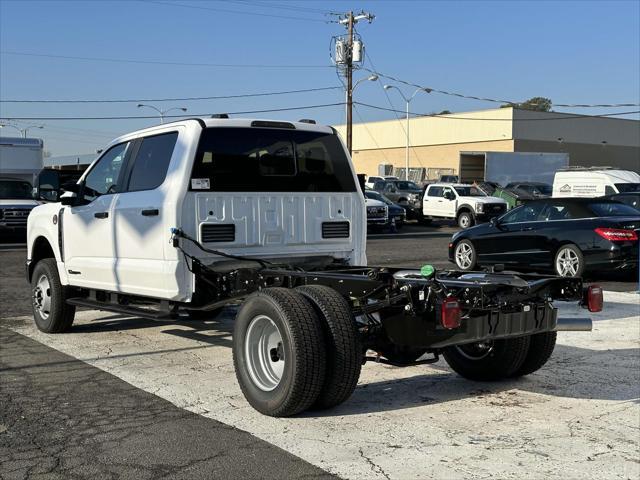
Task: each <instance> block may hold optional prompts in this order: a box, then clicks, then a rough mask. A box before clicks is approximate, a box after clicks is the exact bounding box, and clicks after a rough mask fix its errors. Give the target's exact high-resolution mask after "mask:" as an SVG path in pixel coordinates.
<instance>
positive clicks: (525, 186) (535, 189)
mask: <svg viewBox="0 0 640 480" xmlns="http://www.w3.org/2000/svg"><path fill="white" fill-rule="evenodd" d="M504 188H505V189H506V190H513V191H515V192H516V193H519V191H523V192H526V193H528V194H529V195H531V196H533V197H535V198H546V197H550V196H551V194H552V193H553V186H552V185H549V184H548V183H542V182H511V183H508V184H507V185H506V186H505V187H504Z"/></svg>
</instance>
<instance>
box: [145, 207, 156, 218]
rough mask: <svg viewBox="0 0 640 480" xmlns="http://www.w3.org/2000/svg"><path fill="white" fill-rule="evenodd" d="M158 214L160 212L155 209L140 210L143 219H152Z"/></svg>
mask: <svg viewBox="0 0 640 480" xmlns="http://www.w3.org/2000/svg"><path fill="white" fill-rule="evenodd" d="M158 214H160V211H159V210H158V209H157V208H148V209H146V210H142V215H144V216H145V217H154V216H156V215H158Z"/></svg>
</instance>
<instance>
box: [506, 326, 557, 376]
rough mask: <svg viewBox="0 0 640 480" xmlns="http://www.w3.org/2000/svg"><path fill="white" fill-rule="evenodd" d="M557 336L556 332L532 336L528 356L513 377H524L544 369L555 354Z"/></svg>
mask: <svg viewBox="0 0 640 480" xmlns="http://www.w3.org/2000/svg"><path fill="white" fill-rule="evenodd" d="M557 336H558V334H557V333H556V332H544V333H536V334H535V335H531V337H530V343H529V351H528V352H527V356H526V357H525V359H524V362H523V363H522V365H521V366H520V368H518V369H517V370H516V371H515V372H513V373H512V374H511V376H512V377H522V376H524V375H529V374H530V373H533V372H535V371H537V370H539V369H540V368H542V366H543V365H544V364H545V363H547V361H548V360H549V358H550V357H551V354H552V353H553V350H554V348H555V346H556V338H557Z"/></svg>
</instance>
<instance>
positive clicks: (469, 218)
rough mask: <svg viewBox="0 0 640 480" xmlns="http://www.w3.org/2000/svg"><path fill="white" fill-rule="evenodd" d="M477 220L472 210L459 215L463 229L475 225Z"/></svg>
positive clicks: (459, 221)
mask: <svg viewBox="0 0 640 480" xmlns="http://www.w3.org/2000/svg"><path fill="white" fill-rule="evenodd" d="M474 223H475V220H474V219H473V215H471V213H470V212H462V213H461V214H460V215H458V226H459V227H460V228H462V229H465V228H469V227H473V225H474Z"/></svg>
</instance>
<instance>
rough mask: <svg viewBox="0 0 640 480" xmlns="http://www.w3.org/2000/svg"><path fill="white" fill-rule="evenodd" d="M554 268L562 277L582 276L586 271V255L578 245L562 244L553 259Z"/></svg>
mask: <svg viewBox="0 0 640 480" xmlns="http://www.w3.org/2000/svg"><path fill="white" fill-rule="evenodd" d="M553 270H554V271H555V273H556V275H559V276H561V277H581V276H582V274H583V273H584V256H583V255H582V251H581V250H580V249H579V248H578V246H577V245H574V244H572V243H569V244H567V245H563V246H561V247H560V248H559V249H558V251H557V252H556V256H555V258H554V261H553Z"/></svg>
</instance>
